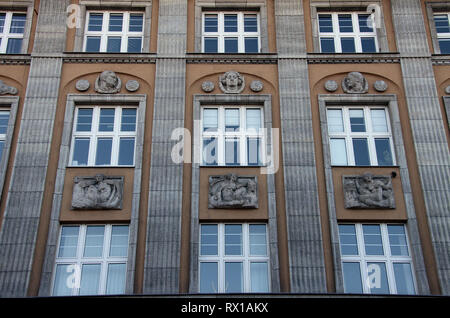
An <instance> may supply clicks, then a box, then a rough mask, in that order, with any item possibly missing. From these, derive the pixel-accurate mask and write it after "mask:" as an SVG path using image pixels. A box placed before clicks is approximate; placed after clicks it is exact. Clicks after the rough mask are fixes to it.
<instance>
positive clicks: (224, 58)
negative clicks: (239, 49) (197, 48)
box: [186, 53, 278, 64]
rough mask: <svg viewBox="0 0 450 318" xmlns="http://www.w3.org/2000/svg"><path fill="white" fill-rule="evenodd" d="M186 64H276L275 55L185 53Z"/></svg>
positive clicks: (276, 58)
mask: <svg viewBox="0 0 450 318" xmlns="http://www.w3.org/2000/svg"><path fill="white" fill-rule="evenodd" d="M186 63H188V64H203V63H207V64H277V63H278V57H277V55H276V54H264V53H263V54H223V53H222V54H202V53H187V54H186Z"/></svg>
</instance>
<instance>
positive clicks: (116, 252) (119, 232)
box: [109, 225, 128, 257]
mask: <svg viewBox="0 0 450 318" xmlns="http://www.w3.org/2000/svg"><path fill="white" fill-rule="evenodd" d="M127 255H128V225H113V226H112V231H111V246H110V249H109V256H121V257H126V256H127Z"/></svg>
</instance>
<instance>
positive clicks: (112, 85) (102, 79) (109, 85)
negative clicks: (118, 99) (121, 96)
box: [95, 71, 122, 94]
mask: <svg viewBox="0 0 450 318" xmlns="http://www.w3.org/2000/svg"><path fill="white" fill-rule="evenodd" d="M121 87H122V81H121V80H120V78H119V77H118V76H117V75H116V73H114V72H113V71H103V72H102V73H101V74H100V76H99V77H97V80H96V81H95V91H96V92H97V93H101V94H114V93H118V92H119V91H120V88H121Z"/></svg>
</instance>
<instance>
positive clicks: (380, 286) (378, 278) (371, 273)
mask: <svg viewBox="0 0 450 318" xmlns="http://www.w3.org/2000/svg"><path fill="white" fill-rule="evenodd" d="M367 276H368V277H367V284H368V285H369V288H370V293H371V294H389V285H388V280H387V273H386V264H385V263H367Z"/></svg>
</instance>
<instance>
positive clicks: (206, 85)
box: [202, 81, 214, 93]
mask: <svg viewBox="0 0 450 318" xmlns="http://www.w3.org/2000/svg"><path fill="white" fill-rule="evenodd" d="M202 90H203V91H204V92H205V93H211V92H212V91H213V90H214V83H213V82H211V81H204V82H203V83H202Z"/></svg>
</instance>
